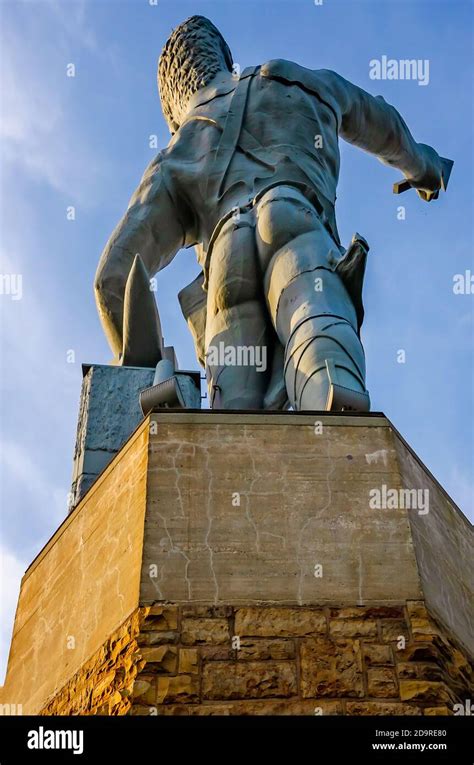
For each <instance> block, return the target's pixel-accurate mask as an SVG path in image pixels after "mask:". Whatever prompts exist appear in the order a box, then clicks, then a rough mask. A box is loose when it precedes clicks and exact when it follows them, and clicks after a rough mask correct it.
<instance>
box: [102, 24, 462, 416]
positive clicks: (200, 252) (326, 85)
mask: <svg viewBox="0 0 474 765" xmlns="http://www.w3.org/2000/svg"><path fill="white" fill-rule="evenodd" d="M158 86H159V93H160V98H161V105H162V109H163V113H164V116H165V118H166V121H167V123H168V126H169V128H170V131H171V135H172V137H171V140H170V142H169V144H168V146H167V147H166V148H165V149H164V150H163V151H161V152H160V153H159V154H158V156H157V157H156V158H155V159H154V160H153V161H152V162H151V164H150V165H149V167H148V168H147V170H146V171H145V174H144V176H143V178H142V181H141V183H140V185H139V187H138V189H137V191H136V192H135V193H134V195H133V196H132V198H131V200H130V204H129V207H128V209H127V211H126V213H125V215H124V217H123V219H122V221H121V222H120V223H119V225H118V226H117V228H116V229H115V231H114V232H113V234H112V236H111V238H110V240H109V242H108V243H107V245H106V247H105V250H104V252H103V255H102V258H101V260H100V263H99V267H98V270H97V275H96V280H95V293H96V299H97V306H98V310H99V314H100V317H101V321H102V324H103V328H104V331H105V333H106V336H107V339H108V341H109V344H110V346H111V348H112V351H113V353H114V357H115V363H117V364H124V365H134V366H150V367H151V366H155V365H156V363H157V362H158V361H159V360H160V358H161V357H162V351H163V348H162V339H161V330H160V329H159V319H158V312H157V309H156V304H155V300H154V297H153V295H152V293H150V292H149V291H148V295H147V294H146V293H147V290H146V289H145V290H140V288H139V286H138V287H137V285H140V284H142V285H143V284H145V285H146V284H148V283H149V279H150V278H151V277H153V276H154V275H155V274H156V273H157V272H158V271H160V270H161V269H162V268H164V267H165V266H166V265H168V263H170V261H171V260H172V259H173V258H174V256H175V255H176V253H177V252H178V250H180V249H181V248H182V247H192V246H194V247H195V249H196V253H197V258H198V262H199V264H200V266H201V269H202V271H201V273H200V275H199V277H198V278H197V279H195V280H194V281H193V282H192V283H191V284H190V285H189V286H187V287H185V289H184V290H182V291H181V292H180V294H179V300H180V304H181V308H182V311H183V313H184V316H185V318H186V320H187V322H188V326H189V328H190V330H191V332H192V334H193V338H194V343H195V347H196V354H197V357H198V359H199V362H200V363H201V364H202V366H203V367H204V368H205V370H206V376H207V381H208V387H209V394H210V404H211V406H212V407H213V408H215V409H280V410H282V409H285V408H288V407H289V406H291V407H293V409H295V410H328V411H331V410H332V411H343V410H353V411H368V410H369V407H370V400H369V394H368V391H367V388H366V381H365V359H364V351H363V348H362V344H361V340H360V328H361V324H362V320H363V316H364V310H363V304H362V283H363V276H364V270H365V262H366V257H367V252H368V249H369V248H368V245H367V242H366V241H365V239H364V238H363V237H361V236H359V235H358V234H355V235H354V237H353V240H352V242H351V244H350V245H349V247H348V248H347V249H345V248H344V247H343V246H342V245H341V242H340V240H339V235H338V231H337V226H336V218H335V212H334V204H335V200H336V186H337V181H338V175H339V161H340V160H339V147H338V140H339V137H341V138H344V139H345V140H346V141H348V142H349V143H351V144H354V145H355V146H358V147H360V148H361V149H364V150H365V151H367V152H370V153H371V154H374V155H375V156H376V157H377V158H378V159H379V160H380V161H381V162H383V163H384V164H386V165H391V166H393V167H394V168H398V169H399V170H400V171H401V172H402V173H403V175H404V176H405V180H403V181H401V182H399V183H396V184H395V186H394V191H396V192H400V191H404V190H405V189H407V188H409V187H413V188H415V189H416V190H417V192H418V194H419V196H420V197H421V198H422V199H423V200H425V201H430V200H432V199H436V197H437V196H438V192H439V189H441V188H442V189H446V186H447V182H448V179H449V173H450V170H451V166H452V163H451V162H450V161H449V160H445V159H443V158H442V157H440V156H439V155H438V154H437V153H436V151H435V150H434V149H432V148H431V147H430V146H427V145H425V144H421V143H416V141H415V140H414V139H413V137H412V135H411V133H410V131H409V129H408V127H407V126H406V124H405V122H404V121H403V119H402V118H401V116H400V115H399V114H398V112H397V111H396V109H394V107H393V106H390V104H388V103H387V102H386V101H385V100H384V99H383V98H382V97H381V96H377V97H373V96H371V95H369V94H368V93H366V92H365V91H364V90H361V88H359V87H357V86H356V85H353V84H352V83H350V82H348V81H347V80H345V79H344V78H343V77H341V76H340V75H338V74H336V73H335V72H333V71H330V70H327V69H318V70H311V69H306V68H304V67H302V66H299V65H298V64H295V63H293V62H292V61H286V60H283V59H276V60H272V61H268V62H267V63H265V64H262V65H260V66H251V67H248V68H247V69H244V70H243V71H240V69H239V67H238V66H237V65H234V63H233V60H232V54H231V52H230V50H229V48H228V46H227V44H226V42H225V40H224V39H223V37H222V35H221V34H220V32H219V31H218V30H217V29H216V27H215V26H214V25H213V24H212V23H211V22H210V21H209V20H208V19H206V18H204V17H203V16H193V17H191V18H190V19H188V20H187V21H185V22H184V23H182V24H180V25H179V26H178V27H177V28H176V29H175V30H174V31H173V33H172V35H171V37H170V38H169V40H168V41H167V43H166V45H165V46H164V48H163V51H162V53H161V56H160V59H159V64H158ZM263 362H264V363H263Z"/></svg>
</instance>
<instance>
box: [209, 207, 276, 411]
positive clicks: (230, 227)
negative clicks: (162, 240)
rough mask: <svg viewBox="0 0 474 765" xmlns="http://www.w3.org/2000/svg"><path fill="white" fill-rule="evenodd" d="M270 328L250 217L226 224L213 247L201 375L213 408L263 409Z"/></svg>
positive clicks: (252, 222)
mask: <svg viewBox="0 0 474 765" xmlns="http://www.w3.org/2000/svg"><path fill="white" fill-rule="evenodd" d="M272 337H274V334H273V328H272V326H271V323H270V320H269V317H268V312H267V308H266V305H265V299H264V295H263V288H262V274H261V272H260V266H259V262H258V258H257V254H256V248H255V226H254V219H253V215H252V214H251V213H245V214H241V216H240V218H239V220H233V219H230V220H229V221H227V222H226V223H225V224H224V226H223V228H222V230H221V232H220V234H219V236H218V238H217V240H216V242H215V243H214V246H213V249H212V256H211V262H210V270H209V281H208V298H207V318H206V342H205V345H206V375H207V380H208V389H209V398H210V403H211V406H212V408H213V409H263V408H264V396H265V392H266V390H267V387H268V382H269V376H270V368H271V361H272V359H271V352H272V347H271V346H272Z"/></svg>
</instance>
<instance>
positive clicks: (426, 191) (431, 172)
mask: <svg viewBox="0 0 474 765" xmlns="http://www.w3.org/2000/svg"><path fill="white" fill-rule="evenodd" d="M418 149H419V151H420V155H421V159H422V163H423V170H422V172H421V173H420V174H419V175H417V176H416V177H414V178H407V180H408V181H409V182H410V185H411V186H412V187H413V188H414V189H416V191H417V194H418V196H419V197H420V198H421V199H423V201H425V202H431V200H432V199H437V198H438V194H439V190H440V189H441V187H442V177H443V176H442V174H443V164H442V159H441V157H440V156H439V154H438V153H437V152H436V151H435V150H434V149H433V148H432V147H431V146H428V145H427V144H425V143H419V144H418Z"/></svg>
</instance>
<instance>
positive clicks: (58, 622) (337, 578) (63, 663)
mask: <svg viewBox="0 0 474 765" xmlns="http://www.w3.org/2000/svg"><path fill="white" fill-rule="evenodd" d="M407 492H408V493H407ZM407 505H408V506H407ZM472 536H473V530H472V526H471V525H470V524H469V522H468V521H467V519H466V518H465V517H464V516H463V515H462V513H461V512H460V511H459V509H458V508H457V507H456V506H455V505H454V504H453V503H452V501H451V500H450V499H449V497H448V496H447V495H446V494H445V492H444V491H443V490H442V488H441V487H440V486H439V484H437V483H436V481H435V480H434V479H433V478H432V476H430V474H429V473H428V471H427V470H426V468H424V466H423V465H422V464H421V463H420V462H419V460H418V459H417V458H416V456H415V455H413V453H412V452H411V451H410V449H409V447H407V445H406V444H405V443H404V442H403V440H402V439H401V438H400V436H399V435H398V434H397V432H396V431H395V430H394V428H393V427H392V426H391V424H390V422H389V421H388V420H387V419H386V418H385V417H383V416H381V415H368V416H356V415H329V414H319V413H315V414H314V415H311V414H307V413H306V414H296V413H288V414H265V413H261V414H260V413H259V414H237V413H218V412H200V413H193V412H183V411H180V412H173V411H168V412H161V413H158V414H153V415H151V416H150V417H149V418H148V419H147V420H145V421H144V422H143V424H142V425H141V426H140V427H139V428H138V430H137V431H136V432H135V433H134V434H133V436H132V437H131V439H130V440H129V441H128V442H127V444H126V445H125V446H124V447H123V449H122V450H121V451H120V452H119V453H118V454H117V455H116V457H115V458H114V459H113V461H112V463H111V464H110V465H109V467H108V468H107V469H106V470H105V472H104V473H103V474H102V475H101V476H100V478H99V479H98V481H97V482H96V483H95V484H94V486H93V487H92V489H91V490H90V491H89V492H88V493H87V494H86V496H85V497H84V498H83V499H82V501H81V502H80V504H79V505H78V506H77V507H76V509H75V510H74V511H73V512H72V513H71V515H70V516H69V518H68V519H67V521H66V522H65V523H64V524H63V525H62V526H61V527H60V529H58V532H57V533H56V534H55V535H54V537H53V538H52V540H50V542H49V543H48V545H46V547H45V549H44V550H43V551H42V553H41V554H40V555H39V556H38V558H37V559H36V560H35V561H34V562H33V564H32V565H31V567H30V568H29V570H28V571H27V573H26V574H25V577H24V579H23V583H22V588H21V593H20V600H19V605H18V609H17V615H16V621H15V627H14V634H13V640H12V648H11V652H10V660H9V667H8V673H7V679H6V684H5V686H4V687H3V688H2V689H1V691H0V702H1V703H9V704H17V705H18V704H22V705H23V712H24V713H25V712H28V713H35V712H39V711H40V710H43V711H44V713H46V714H53V713H54V714H55V713H58V714H69V713H88V714H96V713H103V714H126V713H133V714H146V713H150V707H153V708H155V707H156V713H158V714H170V713H171V714H173V713H175V714H216V713H218V714H240V713H247V714H267V713H271V712H272V711H273V712H275V713H278V714H304V713H312V712H311V710H310V707H311V706H312V707H313V708H314V707H318V708H319V707H321V709H323V708H324V709H323V712H322V713H324V714H326V713H336V714H338V713H341V714H370V713H372V712H373V713H379V714H389V713H390V710H392V711H397V712H399V713H404V712H405V713H412V714H423V713H424V714H434V713H436V714H449V713H452V711H453V709H454V706H455V704H457V703H461V702H462V699H464V698H468V697H470V696H469V694H471V695H472V688H471V686H470V682H471V672H472V664H471V663H470V660H471V659H472V656H473V655H474V646H473V643H472V636H471V633H470V623H471V620H472V603H473V597H472V589H473V587H472V558H471V556H470V555H469V554H468V549H469V545H471V546H472ZM471 549H472V547H471ZM71 638H73V640H72V641H71ZM401 638H403V640H401ZM72 646H73V647H72ZM328 668H329V669H328ZM355 702H357V704H359V706H357V704H356V706H354V703H355ZM351 704H352V706H351ZM242 705H243V707H244V708H242ZM374 705H376V706H374ZM377 705H378V706H377ZM394 705H395V707H394ZM407 705H408V706H407ZM313 713H314V712H313Z"/></svg>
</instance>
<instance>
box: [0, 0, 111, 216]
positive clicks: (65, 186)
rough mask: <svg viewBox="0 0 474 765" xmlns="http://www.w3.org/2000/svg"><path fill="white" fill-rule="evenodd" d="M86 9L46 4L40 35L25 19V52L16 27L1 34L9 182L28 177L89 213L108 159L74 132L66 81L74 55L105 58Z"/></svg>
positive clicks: (1, 133)
mask: <svg viewBox="0 0 474 765" xmlns="http://www.w3.org/2000/svg"><path fill="white" fill-rule="evenodd" d="M82 5H83V4H82V3H78V4H76V3H73V4H72V5H71V6H70V7H68V8H67V9H65V8H62V7H61V5H60V4H59V3H46V4H41V5H40V6H39V8H38V12H39V13H38V16H37V17H36V27H35V26H34V23H35V22H34V19H35V17H34V16H33V18H31V17H30V16H28V17H27V19H28V25H29V37H30V40H29V43H30V44H29V45H28V46H27V45H25V39H24V34H23V30H20V28H19V25H18V23H17V25H13V24H10V25H9V27H8V30H5V29H4V30H3V34H2V48H3V55H2V69H1V73H0V88H1V92H2V101H1V121H0V122H1V127H0V137H1V139H2V157H1V160H2V165H3V172H4V173H5V171H7V172H9V177H8V182H12V181H13V182H14V179H15V175H16V174H17V173H25V174H27V176H28V177H29V178H32V179H34V180H35V181H38V182H40V183H46V184H48V185H49V186H50V187H52V188H53V189H54V190H55V191H58V192H60V193H63V194H64V195H65V197H66V198H67V199H68V200H70V203H81V204H82V205H83V206H88V205H91V204H93V203H94V199H95V198H96V191H97V186H98V183H99V180H100V178H101V175H104V174H105V173H104V159H103V157H102V155H101V152H100V151H99V147H95V146H94V145H91V144H90V143H89V144H88V143H87V139H85V138H84V136H83V132H81V131H80V130H78V128H77V125H76V123H75V120H74V109H72V108H71V103H72V101H73V98H74V96H73V92H74V91H73V89H74V79H73V78H67V77H66V64H67V63H68V62H69V58H68V54H69V55H71V50H76V51H78V53H77V55H79V52H80V50H81V48H84V47H86V48H87V49H89V50H92V51H95V50H96V49H97V51H98V52H97V54H95V53H94V54H91V55H100V56H103V55H104V51H103V50H102V49H100V50H99V49H98V48H97V45H96V43H95V41H94V37H93V34H92V32H91V31H90V30H89V29H88V27H87V26H86V24H85V20H84V9H82V10H81V7H82ZM46 21H48V29H47V32H48V37H46V38H45V31H44V28H43V27H44V26H45V23H46ZM51 40H54V45H52V44H51V42H50V41H51ZM71 40H72V42H73V43H74V44H73V45H71ZM62 49H64V53H63V54H62V55H58V51H59V50H62ZM105 55H107V53H105ZM71 99H72V101H71ZM3 184H5V180H3Z"/></svg>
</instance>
